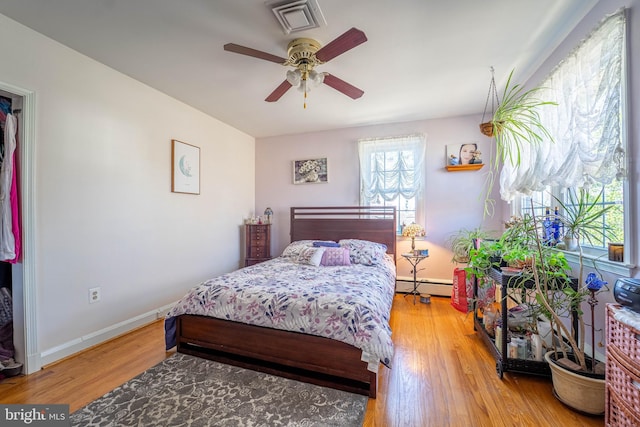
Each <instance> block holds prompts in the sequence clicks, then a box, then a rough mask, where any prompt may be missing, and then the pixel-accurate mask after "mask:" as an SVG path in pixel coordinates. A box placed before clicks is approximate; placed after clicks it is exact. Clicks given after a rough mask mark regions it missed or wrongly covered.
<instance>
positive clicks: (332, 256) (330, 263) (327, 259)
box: [320, 248, 351, 267]
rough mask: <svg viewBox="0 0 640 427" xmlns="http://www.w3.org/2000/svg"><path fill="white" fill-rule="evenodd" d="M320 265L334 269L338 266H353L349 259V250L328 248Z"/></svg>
mask: <svg viewBox="0 0 640 427" xmlns="http://www.w3.org/2000/svg"><path fill="white" fill-rule="evenodd" d="M320 265H323V266H325V267H334V266H338V265H351V261H350V259H349V249H347V248H326V249H325V251H324V253H323V254H322V260H321V261H320Z"/></svg>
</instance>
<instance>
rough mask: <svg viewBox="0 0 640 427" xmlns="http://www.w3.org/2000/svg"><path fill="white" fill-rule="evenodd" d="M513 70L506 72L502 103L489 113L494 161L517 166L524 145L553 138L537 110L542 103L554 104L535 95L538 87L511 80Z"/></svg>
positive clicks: (539, 88)
mask: <svg viewBox="0 0 640 427" xmlns="http://www.w3.org/2000/svg"><path fill="white" fill-rule="evenodd" d="M512 78H513V70H512V71H511V73H510V74H509V78H508V79H507V84H506V85H505V88H504V94H503V95H502V102H501V103H500V104H499V105H498V107H497V108H496V111H495V112H494V113H493V118H492V120H491V123H492V124H493V134H494V137H495V139H496V161H495V165H494V166H495V167H496V168H497V166H498V160H502V162H506V161H507V159H508V160H509V161H510V162H511V164H512V165H519V164H520V159H521V152H522V150H523V148H524V146H525V144H534V145H537V144H539V143H540V142H541V141H542V140H543V138H548V139H549V140H553V138H552V137H551V134H550V133H549V131H548V130H547V129H546V128H545V126H544V125H543V124H542V122H541V120H540V114H539V112H538V109H539V108H540V107H542V106H545V105H558V104H557V103H556V102H553V101H544V100H541V99H539V98H538V97H537V95H538V94H539V92H540V91H541V90H542V89H543V88H542V87H534V88H533V89H528V90H526V89H525V88H524V86H522V85H521V84H519V83H512V80H511V79H512Z"/></svg>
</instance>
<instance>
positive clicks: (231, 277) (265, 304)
mask: <svg viewBox="0 0 640 427" xmlns="http://www.w3.org/2000/svg"><path fill="white" fill-rule="evenodd" d="M394 288H395V265H394V263H393V261H392V260H390V258H385V259H384V261H383V262H380V263H379V264H377V265H374V266H367V265H361V264H352V265H350V266H336V267H324V266H319V267H316V266H312V265H306V264H300V263H296V262H295V261H292V260H291V259H287V258H283V257H279V258H275V259H272V260H270V261H267V262H263V263H260V264H256V265H252V266H249V267H245V268H242V269H240V270H236V271H234V272H231V273H228V274H225V275H222V276H220V277H217V278H214V279H210V280H207V281H206V282H203V283H202V284H200V285H199V286H196V287H195V288H193V289H191V290H190V291H189V292H188V293H187V295H185V296H184V297H183V298H182V299H181V300H180V301H178V303H177V304H176V305H175V306H174V307H173V308H172V309H171V311H170V312H169V313H168V315H167V317H166V319H165V332H166V333H165V341H166V345H167V349H169V348H172V347H174V346H175V345H176V331H175V322H176V317H177V316H179V315H181V314H196V315H203V316H210V317H216V318H220V319H226V320H232V321H235V322H243V323H248V324H252V325H258V326H265V327H269V328H275V329H283V330H288V331H295V332H302V333H306V334H311V335H318V336H322V337H326V338H331V339H334V340H338V341H342V342H345V343H347V344H350V345H353V346H354V347H357V348H359V349H361V350H362V352H363V358H362V360H364V361H366V362H367V363H368V369H369V370H371V371H373V372H377V370H378V366H379V363H380V362H382V363H383V364H384V365H386V366H388V367H390V363H391V358H392V356H393V342H392V341H391V328H390V326H389V316H390V313H391V304H392V302H393V294H394Z"/></svg>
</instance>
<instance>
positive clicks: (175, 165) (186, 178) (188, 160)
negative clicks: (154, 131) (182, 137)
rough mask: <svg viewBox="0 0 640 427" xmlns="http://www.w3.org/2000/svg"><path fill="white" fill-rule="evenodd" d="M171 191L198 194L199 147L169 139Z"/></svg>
mask: <svg viewBox="0 0 640 427" xmlns="http://www.w3.org/2000/svg"><path fill="white" fill-rule="evenodd" d="M171 191H172V192H174V193H187V194H200V147H196V146H195V145H191V144H187V143H186V142H181V141H178V140H175V139H172V140H171Z"/></svg>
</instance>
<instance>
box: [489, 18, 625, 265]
mask: <svg viewBox="0 0 640 427" xmlns="http://www.w3.org/2000/svg"><path fill="white" fill-rule="evenodd" d="M625 33H626V30H625V11H624V10H620V11H618V12H616V13H614V14H613V15H611V16H608V17H606V18H605V19H604V20H603V21H602V22H601V23H600V24H599V26H598V27H597V28H596V29H595V30H594V31H593V32H592V33H591V34H590V35H589V37H588V38H587V39H585V40H583V41H582V42H581V43H580V44H579V45H578V46H577V47H576V49H575V50H574V51H573V52H571V53H570V54H569V55H568V56H567V57H566V58H565V59H564V60H563V61H562V62H561V63H560V64H559V65H558V66H557V67H556V68H555V69H554V70H553V71H552V72H551V73H550V75H549V76H548V77H547V78H546V79H545V80H544V81H543V82H542V83H541V84H540V86H541V87H544V88H546V89H545V91H546V92H545V93H544V95H543V96H545V97H547V98H548V99H551V100H555V101H556V102H557V103H558V105H557V107H556V106H546V107H544V108H543V109H542V110H541V112H540V118H541V121H542V123H543V124H544V125H545V127H546V128H547V130H548V131H549V133H550V134H551V136H552V137H553V141H543V142H542V143H541V144H540V147H535V148H533V149H531V151H532V155H531V156H530V157H529V158H528V160H529V161H528V162H527V163H526V164H523V165H521V167H519V168H518V170H513V169H511V170H510V169H509V165H508V164H506V165H505V168H503V173H506V174H507V176H509V174H511V178H510V179H506V180H505V181H506V182H508V183H510V184H512V186H511V188H508V189H507V191H504V189H503V188H501V191H502V192H503V193H509V190H511V191H513V192H514V193H516V192H520V193H525V194H530V196H528V197H522V198H521V199H520V200H516V201H517V203H516V208H515V209H516V211H515V212H517V213H519V214H522V213H524V212H527V211H530V206H531V200H533V202H534V203H533V204H534V206H536V207H537V210H536V215H539V214H540V213H541V212H543V210H544V208H545V207H547V206H549V207H551V209H552V211H553V208H554V199H553V197H552V196H551V194H553V195H554V196H555V197H558V198H559V199H560V200H563V203H565V204H566V203H570V200H571V199H570V197H568V196H567V195H568V194H571V192H573V194H575V192H576V191H577V189H579V188H583V189H585V190H587V191H588V193H589V196H590V197H596V196H597V195H598V194H600V193H601V192H602V198H601V200H600V203H601V204H602V205H603V206H606V205H613V206H614V208H612V209H610V210H609V211H607V213H606V214H605V215H603V217H602V218H601V226H602V232H603V233H602V234H603V235H607V236H608V237H606V238H601V239H596V240H595V241H594V239H592V240H591V241H590V242H587V241H582V242H581V244H582V245H584V246H587V247H589V250H590V251H591V253H592V254H594V255H595V256H599V255H602V254H603V253H604V252H605V250H606V248H607V245H608V243H610V242H613V241H616V242H621V243H624V241H625V240H626V241H629V239H628V237H629V236H628V233H629V231H628V230H626V229H625V227H624V224H625V216H628V214H629V213H628V211H629V209H625V205H628V203H629V202H628V197H627V196H628V190H627V188H628V185H627V181H626V176H625V175H626V161H627V160H626V147H627V143H626V139H625V126H627V125H626V123H627V115H626V111H625V94H626V92H627V87H626V82H625V56H626V55H625V53H626V52H625V51H626V47H625ZM505 170H506V171H505ZM518 205H519V206H518ZM607 230H609V231H608V232H607ZM625 237H626V239H625ZM626 252H627V253H626V256H628V249H627V251H626Z"/></svg>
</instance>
